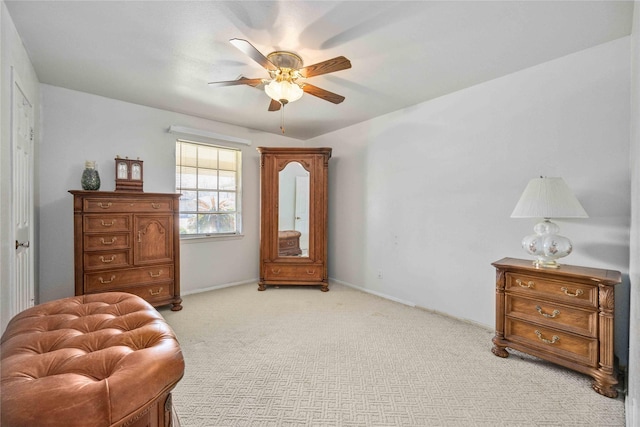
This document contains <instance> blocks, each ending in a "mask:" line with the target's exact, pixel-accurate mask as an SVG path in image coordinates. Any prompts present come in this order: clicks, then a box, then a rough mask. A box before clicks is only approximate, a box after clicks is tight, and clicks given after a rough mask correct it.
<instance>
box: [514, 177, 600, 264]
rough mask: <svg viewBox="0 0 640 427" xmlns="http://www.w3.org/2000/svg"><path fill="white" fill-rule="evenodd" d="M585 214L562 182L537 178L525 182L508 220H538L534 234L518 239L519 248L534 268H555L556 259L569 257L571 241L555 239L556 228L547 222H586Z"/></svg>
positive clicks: (557, 236)
mask: <svg viewBox="0 0 640 427" xmlns="http://www.w3.org/2000/svg"><path fill="white" fill-rule="evenodd" d="M588 217H589V215H587V212H585V210H584V208H583V207H582V205H581V204H580V202H579V201H578V199H576V197H575V196H574V195H573V193H572V192H571V190H570V189H569V187H568V186H567V184H566V183H565V182H564V180H563V179H562V178H548V177H540V178H534V179H532V180H531V181H529V184H527V187H526V188H525V189H524V192H523V193H522V196H520V200H518V204H517V205H516V207H515V209H514V210H513V213H511V218H541V219H542V221H541V222H539V223H537V224H536V225H535V227H533V231H534V232H535V234H532V235H530V236H526V237H525V238H523V239H522V247H523V248H524V250H525V251H527V252H528V253H529V254H531V255H533V256H535V257H536V260H535V261H534V262H533V265H535V266H536V267H538V268H558V267H559V264H558V261H557V260H558V259H559V258H562V257H565V256H567V255H569V254H570V253H571V251H572V249H573V247H572V246H571V241H570V240H569V239H568V238H566V237H564V236H560V235H558V232H559V231H560V227H558V225H557V224H555V223H553V222H551V218H588Z"/></svg>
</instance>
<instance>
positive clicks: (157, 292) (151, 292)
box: [149, 288, 162, 296]
mask: <svg viewBox="0 0 640 427" xmlns="http://www.w3.org/2000/svg"><path fill="white" fill-rule="evenodd" d="M160 292H162V288H159V289H158V290H157V291H155V292H154V291H153V290H152V289H149V293H150V294H151V295H152V296H156V295H160Z"/></svg>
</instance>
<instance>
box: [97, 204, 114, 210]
mask: <svg viewBox="0 0 640 427" xmlns="http://www.w3.org/2000/svg"><path fill="white" fill-rule="evenodd" d="M98 207H100V208H102V209H109V208H110V207H111V202H108V203H106V204H103V203H102V202H98Z"/></svg>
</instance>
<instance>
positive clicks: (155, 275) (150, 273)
mask: <svg viewBox="0 0 640 427" xmlns="http://www.w3.org/2000/svg"><path fill="white" fill-rule="evenodd" d="M161 275H162V270H160V271H158V274H153V273H152V272H149V276H151V277H153V278H156V277H160V276H161Z"/></svg>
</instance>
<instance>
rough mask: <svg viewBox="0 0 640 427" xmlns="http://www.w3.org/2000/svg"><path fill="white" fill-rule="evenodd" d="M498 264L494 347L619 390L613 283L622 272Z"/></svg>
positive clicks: (604, 390)
mask: <svg viewBox="0 0 640 427" xmlns="http://www.w3.org/2000/svg"><path fill="white" fill-rule="evenodd" d="M491 265H493V266H494V267H495V268H496V335H495V337H494V338H493V340H492V341H493V344H494V346H493V349H492V352H493V354H495V355H496V356H500V357H508V356H509V353H508V352H507V351H506V347H510V348H513V349H515V350H519V351H522V352H524V353H528V354H531V355H533V356H536V357H539V358H541V359H544V360H548V361H550V362H553V363H557V364H558V365H562V366H565V367H567V368H570V369H573V370H575V371H578V372H582V373H584V374H587V375H589V376H591V377H592V378H593V384H592V387H593V389H594V390H595V391H597V392H598V393H600V394H602V395H604V396H607V397H616V396H617V395H618V392H617V390H616V389H615V388H614V386H615V385H616V384H617V383H618V381H617V379H616V373H615V367H614V355H613V335H614V329H613V315H614V286H615V285H616V284H618V283H620V281H621V275H620V272H618V271H613V270H601V269H597V268H587V267H576V266H570V265H562V266H560V268H558V269H545V268H536V267H534V266H533V264H532V262H531V261H528V260H522V259H514V258H503V259H501V260H500V261H496V262H494V263H492V264H491Z"/></svg>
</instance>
